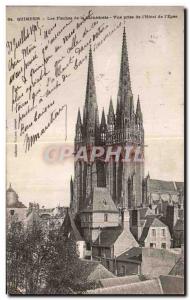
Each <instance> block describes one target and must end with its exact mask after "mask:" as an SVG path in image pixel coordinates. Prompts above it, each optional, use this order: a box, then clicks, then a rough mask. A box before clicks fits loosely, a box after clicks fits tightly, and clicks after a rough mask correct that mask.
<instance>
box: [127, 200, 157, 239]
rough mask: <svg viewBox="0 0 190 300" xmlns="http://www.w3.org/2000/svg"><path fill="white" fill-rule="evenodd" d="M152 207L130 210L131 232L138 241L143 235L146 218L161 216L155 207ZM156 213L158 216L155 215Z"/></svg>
mask: <svg viewBox="0 0 190 300" xmlns="http://www.w3.org/2000/svg"><path fill="white" fill-rule="evenodd" d="M152 206H153V208H152V207H140V208H135V209H130V210H129V213H130V230H131V232H132V234H133V235H134V237H135V239H136V240H137V241H138V240H139V239H140V236H141V234H142V230H143V227H144V225H145V222H146V217H147V216H149V215H151V216H152V215H155V216H157V217H158V216H159V215H158V214H157V209H156V207H157V206H156V207H155V205H152ZM155 212H156V214H155Z"/></svg>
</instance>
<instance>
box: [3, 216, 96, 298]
mask: <svg viewBox="0 0 190 300" xmlns="http://www.w3.org/2000/svg"><path fill="white" fill-rule="evenodd" d="M87 273H88V272H86V264H84V263H83V262H82V261H81V260H80V259H79V257H78V253H77V246H76V242H75V241H74V239H73V237H72V235H71V234H68V235H65V234H63V233H61V231H59V230H51V231H50V232H49V233H47V232H45V231H44V230H42V228H41V227H40V226H39V224H37V223H33V225H32V226H30V227H27V228H24V226H23V224H22V223H21V222H12V223H11V225H10V227H9V228H8V229H7V289H8V293H9V294H15V293H16V292H13V291H21V292H22V293H24V294H50V295H51V294H54V295H55V294H79V293H83V292H85V291H86V290H87V289H92V288H93V287H94V284H93V283H88V281H87Z"/></svg>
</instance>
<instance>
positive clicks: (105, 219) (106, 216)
mask: <svg viewBox="0 0 190 300" xmlns="http://www.w3.org/2000/svg"><path fill="white" fill-rule="evenodd" d="M107 221H108V214H104V222H107Z"/></svg>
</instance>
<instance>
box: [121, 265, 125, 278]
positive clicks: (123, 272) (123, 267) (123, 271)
mask: <svg viewBox="0 0 190 300" xmlns="http://www.w3.org/2000/svg"><path fill="white" fill-rule="evenodd" d="M121 268H122V275H123V276H125V266H122V267H121Z"/></svg>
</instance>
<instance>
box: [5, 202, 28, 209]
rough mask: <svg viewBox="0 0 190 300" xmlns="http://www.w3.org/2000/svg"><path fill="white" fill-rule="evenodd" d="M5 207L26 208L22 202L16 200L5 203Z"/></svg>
mask: <svg viewBox="0 0 190 300" xmlns="http://www.w3.org/2000/svg"><path fill="white" fill-rule="evenodd" d="M7 208H26V206H25V205H24V204H23V203H22V202H20V201H17V202H16V203H13V204H7Z"/></svg>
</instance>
